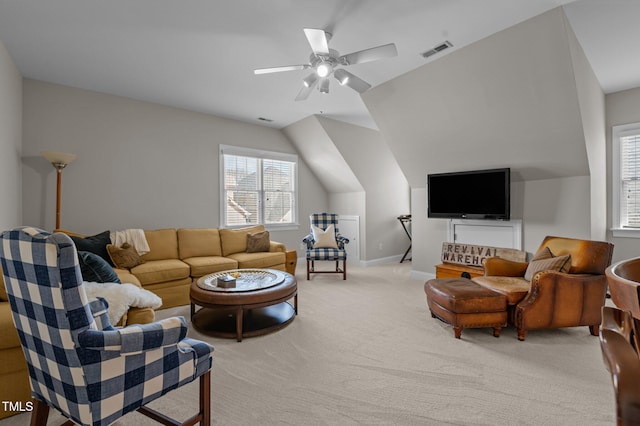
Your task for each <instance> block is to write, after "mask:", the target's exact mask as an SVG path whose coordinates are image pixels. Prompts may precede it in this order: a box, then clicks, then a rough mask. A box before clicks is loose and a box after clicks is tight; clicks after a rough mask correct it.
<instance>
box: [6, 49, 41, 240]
mask: <svg viewBox="0 0 640 426" xmlns="http://www.w3.org/2000/svg"><path fill="white" fill-rule="evenodd" d="M21 156H22V77H21V76H20V73H19V72H18V69H17V68H16V66H15V64H14V63H13V61H12V59H11V57H10V56H9V53H8V52H7V50H6V49H5V47H4V44H2V42H0V199H2V208H1V209H0V231H3V230H5V229H10V228H13V227H15V226H18V225H21V224H22V198H21V197H22V172H21V161H20V157H21ZM49 167H51V166H49Z"/></svg>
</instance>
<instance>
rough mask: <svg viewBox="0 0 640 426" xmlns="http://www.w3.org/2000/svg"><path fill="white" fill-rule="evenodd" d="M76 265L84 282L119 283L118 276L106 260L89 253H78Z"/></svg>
mask: <svg viewBox="0 0 640 426" xmlns="http://www.w3.org/2000/svg"><path fill="white" fill-rule="evenodd" d="M78 263H79V264H80V272H81V273H82V279H83V280H84V281H91V282H96V283H120V279H119V278H118V274H116V271H114V270H113V268H112V267H111V265H109V264H108V263H107V261H106V260H104V259H103V258H101V257H100V256H98V255H97V254H95V253H91V252H89V251H79V252H78Z"/></svg>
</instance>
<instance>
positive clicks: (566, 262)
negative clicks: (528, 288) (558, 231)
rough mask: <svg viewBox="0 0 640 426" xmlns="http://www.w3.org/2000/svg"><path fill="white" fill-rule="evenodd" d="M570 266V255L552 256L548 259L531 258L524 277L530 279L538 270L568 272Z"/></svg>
mask: <svg viewBox="0 0 640 426" xmlns="http://www.w3.org/2000/svg"><path fill="white" fill-rule="evenodd" d="M569 268H571V255H570V254H567V255H565V256H558V257H552V258H549V259H540V260H532V261H531V262H529V266H527V271H526V272H525V273H524V279H525V280H527V281H531V278H533V276H534V275H535V274H536V273H538V272H540V271H549V270H550V271H558V272H569Z"/></svg>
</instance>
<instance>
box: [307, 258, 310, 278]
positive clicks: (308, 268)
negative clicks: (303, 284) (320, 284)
mask: <svg viewBox="0 0 640 426" xmlns="http://www.w3.org/2000/svg"><path fill="white" fill-rule="evenodd" d="M310 272H311V268H310V265H309V261H308V260H307V281H309V275H310V274H309V273H310Z"/></svg>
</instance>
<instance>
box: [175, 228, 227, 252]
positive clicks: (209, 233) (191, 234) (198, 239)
mask: <svg viewBox="0 0 640 426" xmlns="http://www.w3.org/2000/svg"><path fill="white" fill-rule="evenodd" d="M178 248H179V252H180V258H181V259H188V258H191V257H198V256H222V249H221V247H220V233H219V232H218V230H217V229H216V228H181V229H178Z"/></svg>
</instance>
